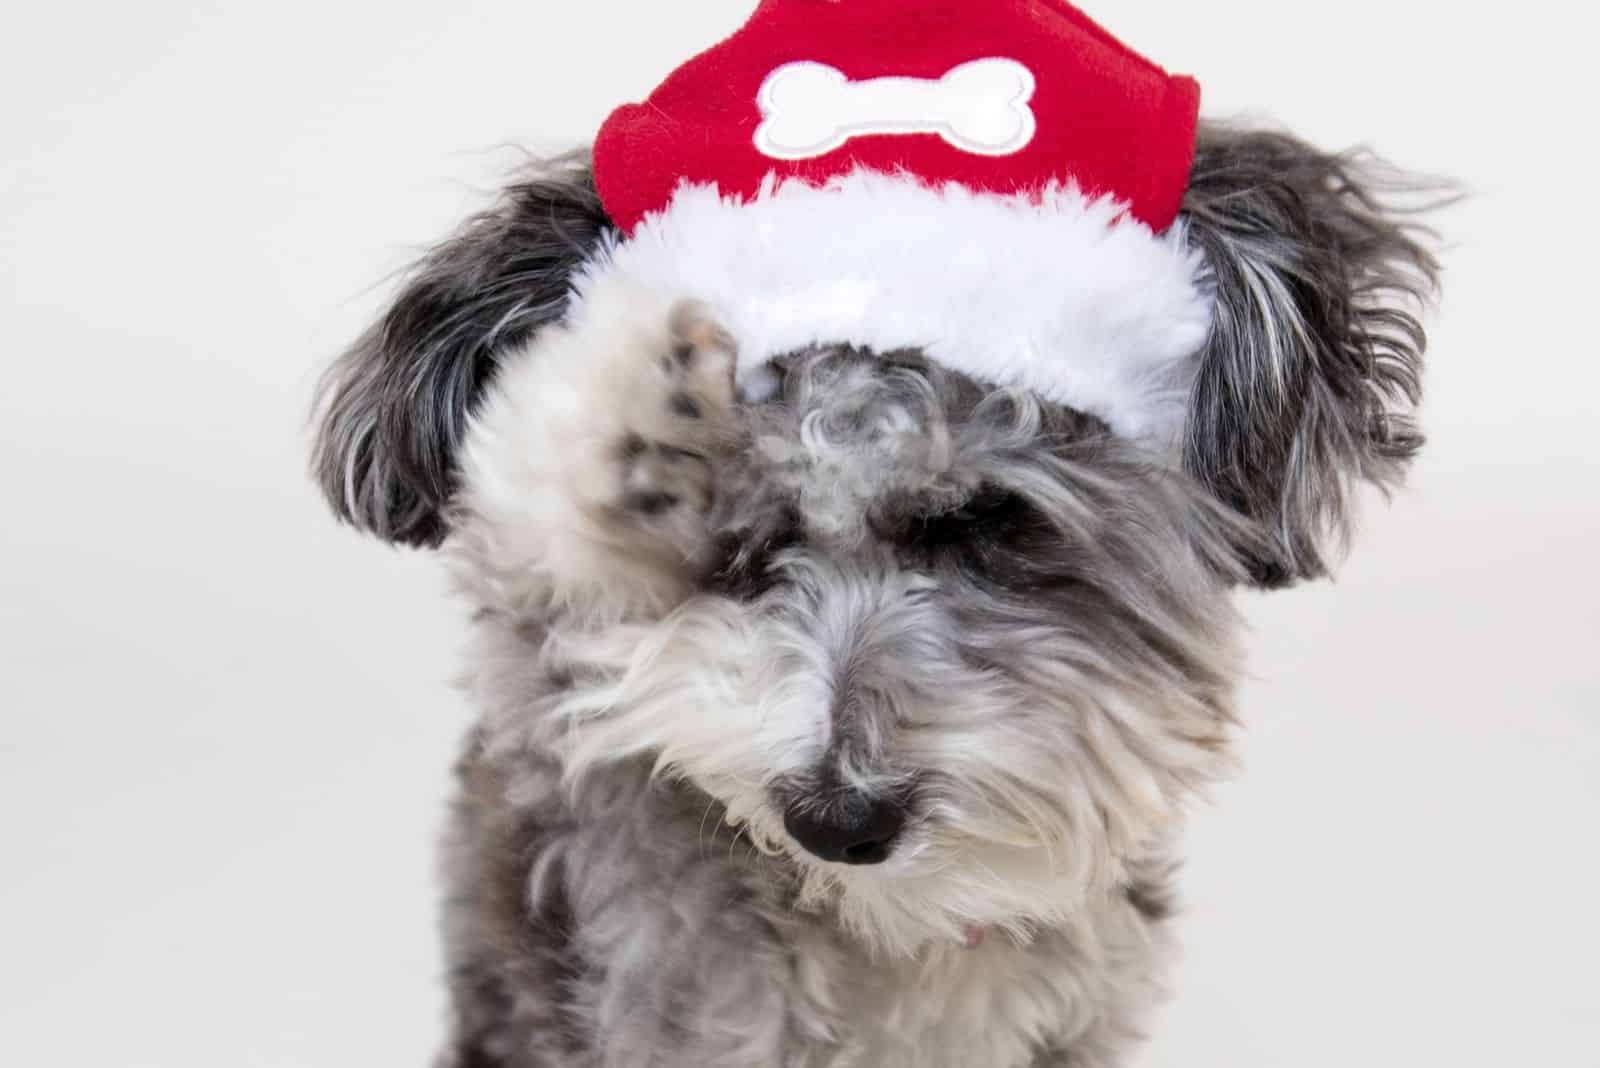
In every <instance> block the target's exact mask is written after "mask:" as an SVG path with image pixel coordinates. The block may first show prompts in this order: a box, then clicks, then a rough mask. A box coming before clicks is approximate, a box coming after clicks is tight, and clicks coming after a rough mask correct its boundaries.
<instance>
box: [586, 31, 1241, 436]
mask: <svg viewBox="0 0 1600 1068" xmlns="http://www.w3.org/2000/svg"><path fill="white" fill-rule="evenodd" d="M1199 92H1200V91H1199V86H1198V85H1197V84H1196V83H1195V82H1194V81H1193V80H1192V79H1189V78H1182V77H1172V76H1169V75H1168V74H1166V73H1165V72H1164V71H1162V70H1161V69H1160V68H1159V67H1156V66H1155V65H1153V64H1151V63H1150V62H1148V61H1147V60H1145V59H1143V58H1141V57H1140V56H1138V55H1137V54H1135V53H1134V52H1132V51H1130V50H1129V49H1128V48H1126V47H1124V46H1123V45H1122V44H1120V43H1118V42H1117V41H1116V40H1115V39H1114V38H1112V37H1111V36H1110V35H1109V34H1108V33H1106V32H1105V31H1104V30H1102V29H1101V28H1100V27H1099V26H1097V25H1095V24H1094V23H1093V22H1091V21H1090V20H1089V19H1088V18H1087V17H1086V16H1085V15H1084V14H1083V13H1082V12H1080V11H1078V10H1077V9H1075V8H1073V7H1071V6H1070V5H1069V4H1067V3H1066V2H1065V0H985V2H974V0H763V2H762V3H761V4H760V6H759V8H758V9H757V11H756V12H755V14H754V15H753V16H752V18H751V19H750V21H749V22H748V23H747V24H746V25H745V26H744V27H743V28H742V29H740V30H739V31H738V32H737V33H735V34H734V35H733V36H732V37H730V38H729V39H728V40H726V41H724V42H723V43H722V44H720V45H717V46H716V47H714V48H712V49H711V50H709V51H707V52H705V53H703V54H701V55H700V56H698V57H696V58H695V59H693V60H691V61H690V62H689V63H687V64H685V65H684V66H682V67H680V68H679V69H678V70H677V71H675V72H674V73H673V74H672V75H671V76H670V77H668V78H667V80H666V81H665V82H664V83H663V84H662V85H661V86H660V87H659V88H658V89H657V90H656V91H655V92H654V93H653V94H651V96H650V98H649V99H648V100H647V101H646V102H645V103H643V104H632V105H628V106H625V107H623V108H620V109H619V110H617V111H616V112H615V113H613V114H612V115H611V117H610V118H609V119H608V120H607V121H606V123H605V125H604V127H603V129H602V130H601V132H600V135H599V138H598V139H597V141H596V144H595V177H596V182H597V185H598V187H599V191H600V196H601V198H602V200H603V202H604V204H605V206H606V209H607V211H608V213H609V214H610V215H611V217H612V219H613V220H614V221H615V222H616V223H617V225H618V226H619V227H620V228H621V230H622V232H623V234H624V235H625V237H624V239H623V240H621V241H620V242H619V243H618V244H617V245H616V246H615V247H614V248H612V249H611V250H609V253H608V255H607V256H606V257H605V258H604V259H603V260H602V262H600V263H597V264H595V265H593V268H592V270H591V271H590V273H589V276H588V277H587V278H586V279H585V280H584V281H583V283H581V284H580V291H582V290H585V289H588V288H592V287H594V286H599V285H604V284H606V283H607V282H608V281H615V280H626V282H627V283H628V284H630V285H633V286H635V287H639V286H642V287H645V288H646V289H648V290H651V291H653V292H655V293H657V294H659V295H661V296H663V297H671V298H676V297H692V298H696V299H699V300H701V301H704V302H706V303H708V304H709V305H710V306H711V307H712V308H713V309H714V310H715V311H716V312H717V314H718V315H719V316H720V317H721V319H722V321H723V323H724V325H725V326H727V327H728V329H729V330H730V332H731V333H732V334H733V335H734V337H735V338H736V340H737V341H738V343H739V350H740V379H741V383H742V385H743V386H744V387H745V388H746V390H747V391H748V392H753V393H756V394H759V393H760V392H761V391H762V389H763V388H765V383H766V381H767V379H766V378H764V376H763V373H762V368H763V367H764V366H765V365H766V364H767V363H768V362H769V361H771V360H772V359H773V358H774V357H777V356H780V355H782V354H784V353H787V352H792V351H795V350H798V349H803V348H805V347H807V346H809V345H814V344H828V343H851V344H856V345H861V346H865V347H869V348H872V349H874V350H876V351H879V352H887V351H892V350H895V349H904V348H908V347H915V348H920V349H922V350H923V351H924V352H926V353H927V355H928V356H929V357H930V358H932V359H934V360H936V361H938V362H940V363H943V364H945V365H946V366H948V367H950V368H952V369H954V370H958V371H961V372H964V373H966V374H969V375H971V376H973V377H975V378H978V379H981V380H984V381H989V382H993V383H997V384H1003V385H1014V386H1019V387H1024V388H1028V389H1032V390H1035V391H1037V392H1038V393H1040V394H1041V395H1043V396H1045V397H1047V398H1049V399H1051V400H1055V401H1058V402H1060V403H1064V404H1069V405H1072V406H1073V407H1076V408H1079V409H1082V410H1085V411H1089V412H1092V413H1094V414H1096V415H1099V416H1100V417H1102V418H1104V419H1105V420H1106V421H1107V422H1108V423H1109V424H1110V425H1111V426H1112V427H1113V429H1114V430H1116V431H1118V432H1120V433H1122V434H1125V435H1128V436H1130V437H1139V438H1156V439H1164V440H1171V439H1172V437H1173V436H1174V435H1175V434H1176V432H1177V430H1178V429H1179V428H1180V427H1181V421H1182V418H1183V409H1184V402H1185V398H1186V396H1187V393H1188V390H1189V387H1190V385H1191V383H1192V381H1193V372H1194V367H1193V363H1194V359H1195V356H1196V353H1197V352H1198V350H1199V349H1200V347H1201V346H1202V345H1203V344H1204V341H1205V338H1206V333H1207V330H1208V329H1209V322H1210V301H1209V298H1208V296H1207V294H1206V292H1205V287H1204V285H1203V282H1202V274H1203V264H1202V262H1201V259H1200V257H1199V255H1198V253H1196V252H1194V251H1192V250H1191V249H1189V247H1188V246H1187V243H1186V242H1185V240H1184V236H1183V233H1182V228H1181V225H1178V224H1175V220H1176V218H1177V213H1178V208H1179V205H1180V203H1181V201H1182V198H1183V192H1184V189H1185V187H1186V185H1187V183H1188V177H1189V169H1190V166H1191V164H1192V161H1193V156H1194V147H1195V124H1196V119H1197V114H1198V110H1199Z"/></svg>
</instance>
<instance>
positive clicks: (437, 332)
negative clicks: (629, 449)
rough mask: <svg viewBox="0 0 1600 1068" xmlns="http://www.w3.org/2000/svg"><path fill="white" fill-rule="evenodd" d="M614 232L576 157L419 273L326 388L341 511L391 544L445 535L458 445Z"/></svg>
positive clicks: (546, 169)
mask: <svg viewBox="0 0 1600 1068" xmlns="http://www.w3.org/2000/svg"><path fill="white" fill-rule="evenodd" d="M610 233H611V222H610V220H609V219H608V218H607V216H606V214H605V210H604V209H603V208H602V207H601V206H600V198H599V196H598V194H596V192H595V190H594V175H593V171H592V169H591V167H590V165H589V160H588V154H587V153H574V154H572V155H570V156H567V157H565V158H562V159H559V160H555V161H552V162H550V163H540V164H536V165H534V166H533V167H530V168H529V172H528V174H527V175H526V176H524V177H522V178H521V179H519V180H517V181H514V182H513V183H511V184H510V185H508V186H507V188H506V189H505V191H504V192H503V193H502V194H501V196H500V199H499V202H498V203H496V204H495V205H494V206H493V207H492V208H490V209H489V210H488V211H485V212H483V213H482V214H481V215H478V216H477V217H475V218H473V219H471V220H469V221H468V222H467V223H466V224H465V225H464V226H462V228H461V229H460V231H459V232H457V233H456V235H455V236H454V237H452V238H450V239H449V240H448V241H445V242H443V243H442V244H440V245H439V246H438V247H437V248H435V249H434V250H433V251H432V252H430V253H428V255H427V256H426V257H424V258H423V259H422V260H421V261H420V262H419V263H417V264H416V266H415V267H413V268H412V270H411V272H410V274H409V276H408V277H407V279H406V282H405V284H404V285H403V286H402V288H401V290H400V293H399V295H398V296H397V297H396V298H395V300H394V303H393V305H392V306H391V307H390V309H389V310H388V312H386V313H385V314H384V316H383V317H382V318H381V319H379V320H378V321H377V322H376V323H374V324H373V326H372V328H371V329H370V330H368V331H367V332H366V333H365V334H363V335H362V336H361V338H360V339H359V340H357V341H356V343H355V344H353V345H352V346H350V348H349V349H348V350H347V351H346V352H345V353H344V355H342V356H341V357H340V358H339V360H338V361H337V362H336V363H335V364H334V365H333V366H332V367H331V368H329V370H328V373H327V375H326V376H325V377H324V378H323V381H322V385H321V389H320V391H319V393H320V396H319V401H318V421H319V424H320V425H319V429H318V435H317V443H316V450H315V454H314V456H313V460H312V465H313V471H314V473H315V475H316V478H317V480H318V482H319V483H320V484H321V486H322V490H323V493H324V494H325V495H326V496H327V499H328V503H329V505H331V506H332V508H333V510H334V512H335V513H336V514H337V515H338V516H339V517H340V518H341V519H343V520H345V521H346V522H349V523H351V524H353V525H355V526H356V527H358V528H360V529H362V530H365V531H368V532H370V533H373V534H375V535H377V536H378V537H380V538H383V539H384V540H386V541H394V542H400V543H404V544H410V545H438V544H439V542H440V541H442V540H443V539H444V535H445V531H446V524H445V522H444V518H443V512H444V509H445V507H446V505H447V504H448V502H449V499H450V496H451V494H452V493H453V492H454V490H455V470H454V464H455V450H456V446H457V445H458V444H459V442H460V440H461V434H462V430H463V428H464V427H465V425H466V421H467V417H468V415H469V414H470V412H471V410H472V406H473V404H474V403H475V401H476V399H477V397H478V396H479V395H480V393H481V391H482V389H483V387H484V384H485V383H486V382H488V381H489V379H490V378H491V377H492V376H493V374H494V370H495V359H496V354H497V353H499V352H501V351H504V350H505V349H506V348H508V347H511V346H514V345H516V344H518V343H519V342H521V341H524V340H526V339H527V338H528V337H529V336H531V335H532V334H533V333H534V332H535V331H537V330H538V329H540V328H541V327H543V326H547V325H549V324H550V323H551V322H554V321H555V320H556V319H558V318H560V316H561V315H562V314H563V313H564V312H565V311H566V307H567V300H568V296H569V283H570V281H571V277H572V274H573V272H574V271H576V270H577V268H578V267H579V266H580V265H581V264H582V263H583V262H584V261H586V260H587V259H589V258H590V257H591V256H592V255H593V254H594V253H595V251H596V250H597V248H598V247H599V246H600V244H601V242H602V241H603V240H604V239H605V238H606V237H607V235H608V234H610Z"/></svg>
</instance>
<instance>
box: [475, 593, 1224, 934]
mask: <svg viewBox="0 0 1600 1068" xmlns="http://www.w3.org/2000/svg"><path fill="white" fill-rule="evenodd" d="M542 640H543V644H542V646H540V647H539V652H538V654H537V656H534V657H530V656H529V648H530V646H529V644H528V642H527V640H526V637H525V636H516V635H513V634H512V633H511V632H509V631H508V630H507V629H506V628H501V627H494V626H490V627H482V628H479V638H478V641H479V648H478V649H477V650H476V652H477V655H476V656H475V657H474V660H475V662H476V663H477V664H478V665H479V670H478V671H476V672H475V673H474V676H473V678H472V679H471V680H468V685H469V688H470V689H472V690H473V691H475V692H476V695H477V696H478V697H479V698H480V700H482V701H483V702H484V704H485V706H486V707H488V708H489V709H490V712H489V715H488V717H487V719H486V726H487V727H488V732H487V736H486V741H487V744H488V747H489V749H490V751H491V753H509V752H515V751H519V750H520V751H529V750H531V751H534V752H545V753H550V754H553V755H555V756H556V757H557V759H558V760H559V761H560V764H561V768H562V774H563V778H564V780H565V781H566V783H567V785H568V786H569V788H571V789H573V790H574V791H576V790H577V789H579V788H580V787H581V786H582V785H583V784H584V783H585V781H586V780H588V779H589V778H590V777H592V776H598V775H602V774H603V773H604V772H605V771H607V770H608V769H613V768H615V767H616V766H617V765H619V764H622V763H626V762H630V761H637V760H640V759H648V760H650V761H652V762H653V767H654V773H655V774H656V775H660V776H663V777H669V778H674V779H679V780H682V781H685V782H688V783H689V784H691V785H692V786H694V787H695V788H697V789H698V790H700V791H702V792H704V793H705V794H707V795H708V796H709V797H710V798H711V799H712V800H713V802H714V803H716V804H720V806H721V807H722V810H723V813H722V820H723V822H724V823H725V824H726V825H727V826H728V827H729V828H731V829H732V830H733V831H734V834H735V840H736V841H737V840H740V839H743V840H747V841H748V842H749V843H750V845H751V846H752V847H753V848H754V849H755V850H757V851H758V852H760V853H761V854H763V855H764V856H765V857H767V858H768V859H769V860H770V861H772V862H773V863H775V864H776V865H778V866H779V867H778V870H777V871H775V872H774V875H775V877H777V878H780V879H782V880H783V881H785V882H788V883H790V884H792V885H793V886H795V888H796V891H797V898H796V900H797V905H798V906H799V907H800V908H802V909H805V910H808V911H813V912H818V913H824V914H831V915H832V916H833V917H834V918H836V920H837V922H838V923H839V924H840V926H841V927H842V928H843V929H845V930H846V931H847V932H849V933H850V934H852V935H853V936H855V937H856V938H857V939H859V940H860V941H861V942H862V943H863V944H865V945H866V946H867V947H869V948H870V949H871V950H873V951H874V952H877V953H881V954H885V955H889V956H909V955H912V954H915V953H917V952H919V951H921V950H923V949H924V948H925V947H928V946H930V945H935V946H937V945H959V944H962V943H965V942H967V941H968V940H969V939H970V938H971V937H972V936H973V933H974V932H975V931H993V932H997V933H1003V934H1005V935H1007V936H1009V937H1010V938H1012V939H1014V940H1016V941H1017V942H1019V943H1026V942H1027V941H1029V940H1031V939H1032V938H1033V937H1034V936H1035V934H1036V933H1037V932H1039V931H1040V930H1043V929H1050V928H1059V927H1062V926H1065V925H1068V924H1070V923H1071V922H1072V919H1073V916H1074V915H1075V914H1076V913H1078V912H1080V911H1081V909H1082V908H1083V907H1084V905H1085V904H1086V903H1088V902H1091V901H1093V900H1095V899H1097V898H1098V897H1102V896H1103V895H1105V894H1106V893H1108V892H1110V891H1112V890H1113V889H1115V888H1116V887H1117V886H1119V885H1122V884H1123V883H1124V882H1125V881H1126V866H1127V864H1129V863H1132V862H1136V861H1137V860H1139V859H1140V858H1141V857H1142V856H1144V855H1146V854H1147V853H1148V852H1149V851H1151V850H1152V849H1154V848H1157V847H1158V845H1159V843H1160V842H1161V841H1163V840H1164V839H1165V838H1166V837H1167V836H1168V835H1169V834H1170V832H1171V830H1172V828H1173V827H1174V825H1175V824H1176V822H1177V821H1178V819H1179V818H1180V816H1181V805H1182V802H1183V799H1185V798H1187V797H1189V796H1191V795H1192V794H1193V792H1194V791H1195V790H1196V789H1197V788H1200V787H1203V786H1204V785H1206V784H1208V783H1209V782H1211V781H1213V780H1215V779H1216V778H1218V777H1220V776H1221V775H1222V774H1223V773H1224V772H1225V771H1226V770H1227V769H1228V766H1229V763H1228V758H1227V757H1226V756H1225V755H1224V751H1225V746H1224V745H1223V743H1222V739H1221V737H1220V728H1219V726H1218V723H1219V720H1218V713H1217V709H1216V707H1215V706H1214V704H1212V703H1208V702H1206V701H1203V700H1200V699H1198V698H1196V697H1194V696H1192V695H1191V694H1190V693H1188V692H1186V691H1185V690H1184V689H1182V688H1181V687H1179V686H1176V685H1169V684H1165V683H1164V680H1158V679H1155V678H1151V677H1130V678H1126V679H1123V680H1120V682H1119V683H1117V684H1114V685H1109V686H1108V685H1106V684H1105V683H1104V682H1103V680H1096V679H1093V678H1091V677H1090V676H1089V675H1088V674H1086V673H1084V672H1083V671H1080V670H1077V669H1075V668H1074V667H1073V666H1072V665H1073V663H1074V661H1075V658H1074V657H1072V656H1067V655H1062V654H1063V653H1064V651H1063V650H1041V652H1040V655H1038V656H1037V657H1036V659H1035V660H1034V661H1033V669H1034V670H1035V671H1036V672H1038V673H1041V675H1043V676H1045V677H1046V678H1047V679H1048V685H1047V687H1046V690H1047V692H1053V693H1071V694H1077V695H1082V694H1086V693H1096V691H1095V690H1094V689H1093V687H1094V686H1096V685H1098V687H1099V689H1098V692H1097V693H1096V696H1094V697H1093V698H1091V697H1085V696H1076V697H1075V698H1074V699H1073V700H1071V701H1070V702H1059V703H1051V702H1048V701H1041V700H1040V699H1039V698H1038V696H1037V694H1036V693H1033V690H1032V687H1031V686H1030V688H1029V692H1030V694H1031V695H1032V696H1031V699H1030V698H1028V697H1025V696H1024V695H1023V694H1021V693H1014V692H1009V691H1008V689H1007V687H1006V685H1003V684H1001V683H997V682H996V680H995V679H994V678H993V677H992V676H990V675H983V674H979V673H977V672H975V671H972V670H970V669H964V668H961V667H959V666H956V661H955V660H954V659H951V658H945V657H940V656H929V657H927V658H926V659H924V660H922V661H921V662H920V663H919V665H918V667H919V673H922V674H924V675H925V676H926V677H925V679H924V680H923V682H924V685H925V686H926V693H922V694H919V693H909V692H902V693H898V694H891V695H890V699H892V700H897V701H901V702H904V703H905V704H906V705H907V706H908V712H907V714H905V715H904V716H902V717H900V718H901V719H902V721H903V722H905V723H906V726H905V727H904V729H903V730H902V732H901V735H900V737H899V738H898V740H897V746H896V750H897V757H898V758H899V759H900V760H902V761H903V762H905V763H906V764H908V765H910V766H913V767H915V768H917V769H918V770H917V772H916V774H915V777H914V782H915V784H916V795H917V805H916V809H917V816H916V818H915V819H914V820H913V822H912V824H911V826H909V827H908V828H907V830H906V832H905V834H904V835H903V836H902V838H901V840H900V841H899V842H898V843H897V845H896V848H895V851H894V853H893V854H892V856H891V857H890V858H889V860H888V861H887V862H885V863H883V864H881V865H876V866H870V867H852V866H847V865H838V864H828V863H823V862H821V861H819V860H817V859H816V858H815V857H813V856H811V855H810V854H809V853H806V852H805V851H803V850H802V849H800V848H799V847H798V845H797V844H796V843H795V842H794V841H793V839H792V838H790V837H789V835H788V834H787V833H786V831H785V830H784V824H783V811H782V806H781V805H780V804H778V803H776V802H775V786H776V785H777V784H780V783H783V782H784V781H785V780H788V779H794V778H801V777H803V776H804V775H805V774H806V773H807V772H808V771H809V770H810V769H811V767H812V766H813V765H814V763H815V761H816V759H817V758H818V756H819V751H820V750H819V747H820V746H821V744H822V739H824V738H825V737H826V733H827V729H828V725H827V720H828V716H829V707H830V695H831V694H830V689H829V684H828V683H827V681H826V676H825V675H824V674H822V673H820V672H818V671H815V670H810V671H808V670H803V669H804V668H805V666H806V665H808V664H811V665H813V666H815V663H816V662H817V661H819V660H822V659H823V658H825V656H826V650H821V649H818V648H817V647H816V646H815V644H814V643H811V642H808V641H807V639H806V638H805V636H804V634H803V633H802V632H801V631H799V630H796V629H791V628H787V627H784V626H782V625H781V624H780V623H777V622H776V621H774V620H772V619H766V618H763V617H762V616H761V615H760V614H759V613H753V612H751V611H750V610H749V607H748V606H741V605H739V604H736V603H734V602H731V601H727V600H724V599H720V598H709V597H707V598H699V599H696V600H695V601H691V602H689V603H688V604H686V605H684V606H683V607H681V608H680V609H679V610H678V611H676V612H674V613H673V614H672V615H670V616H669V617H668V618H667V619H665V620H663V621H661V622H659V623H648V624H644V623H641V624H622V625H613V626H609V627H605V628H601V629H597V630H582V631H576V632H567V631H557V632H552V633H550V634H548V635H545V636H542ZM1229 655H1231V652H1230V650H1228V649H1226V648H1224V649H1220V650H1219V651H1218V656H1219V658H1222V659H1226V658H1227V657H1228V656H1229ZM1100 666H1101V667H1102V668H1103V663H1102V664H1101V665H1100ZM552 676H556V677H559V678H561V679H562V680H564V681H566V683H567V685H565V686H563V687H561V688H558V689H555V690H552V689H551V685H550V679H551V678H552ZM1158 686H1159V687H1160V688H1159V690H1158V689H1157V687H1158ZM540 691H542V692H540ZM1129 694H1133V695H1139V696H1138V698H1137V699H1129V698H1127V697H1126V696H1122V695H1129ZM932 695H942V700H939V701H938V702H937V703H935V702H934V701H933V700H932V699H931V698H932ZM919 707H920V708H922V709H923V714H922V716H920V717H919V715H918V714H917V712H916V711H910V710H912V709H917V708H919ZM842 770H843V771H844V773H845V776H846V781H848V782H850V783H852V784H853V785H871V786H876V787H880V788H881V787H883V786H885V785H891V784H892V783H891V782H888V781H886V775H892V773H884V772H881V771H879V772H874V771H871V770H868V769H862V768H851V767H850V766H849V764H848V762H847V763H846V764H845V765H844V766H843V768H842ZM512 800H513V802H515V801H516V797H515V791H514V790H513V797H512ZM708 835H710V836H711V837H715V828H714V827H713V828H710V829H708Z"/></svg>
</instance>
